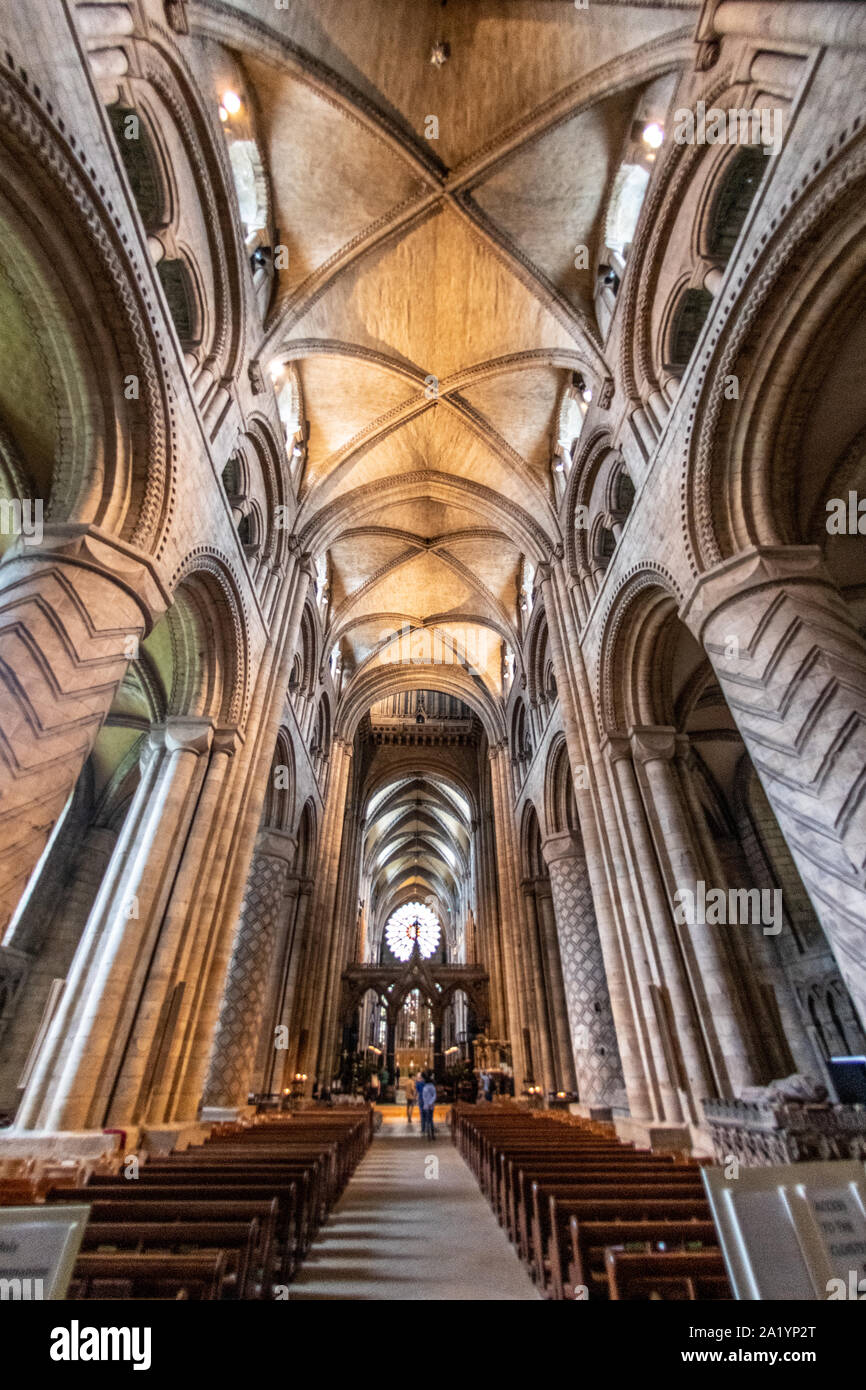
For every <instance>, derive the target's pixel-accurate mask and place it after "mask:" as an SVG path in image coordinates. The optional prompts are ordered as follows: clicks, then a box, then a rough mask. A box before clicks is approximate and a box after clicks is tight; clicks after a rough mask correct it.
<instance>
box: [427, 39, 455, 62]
mask: <svg viewBox="0 0 866 1390" xmlns="http://www.w3.org/2000/svg"><path fill="white" fill-rule="evenodd" d="M450 57H451V45H450V43H447V42H446V41H445V39H437V40H436V42H435V43H434V45H433V47H432V48H431V49H430V62H431V63H432V64H433V66H434V68H441V67H442V66H443V64H445V63H447V62H448V59H449V58H450Z"/></svg>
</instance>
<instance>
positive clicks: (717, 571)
mask: <svg viewBox="0 0 866 1390" xmlns="http://www.w3.org/2000/svg"><path fill="white" fill-rule="evenodd" d="M804 581H805V582H808V583H812V584H829V585H831V586H832V584H833V581H832V579H831V578H830V575H829V574H828V572H827V570H826V568H825V566H824V561H823V559H822V557H821V552H820V550H819V549H818V547H817V546H816V545H777V546H751V547H750V548H749V549H748V550H744V551H742V552H741V553H740V554H739V555H733V556H731V557H730V559H727V560H722V561H721V563H720V564H718V565H715V566H714V567H713V568H712V569H710V570H707V571H706V572H705V573H704V574H700V575H698V577H697V579H696V580H695V582H694V584H693V585H692V587H691V589H690V590H689V592H688V593H687V594H686V597H685V599H684V600H683V603H682V605H681V607H680V610H679V616H680V618H681V619H682V621H683V622H684V623H685V624H686V626H687V627H688V628H689V630H690V631H691V632H692V634H693V635H694V636H695V637H696V638H697V640H698V641H699V642H702V641H703V631H704V628H705V626H706V624H707V622H708V621H709V619H710V618H712V617H714V616H715V615H716V614H717V613H719V612H720V611H721V610H722V609H723V608H725V607H727V606H728V604H731V603H735V602H736V603H740V602H742V600H743V599H744V598H745V597H746V596H747V595H748V594H752V593H757V592H758V591H759V590H761V589H766V588H769V587H771V586H775V585H783V584H791V583H803V582H804Z"/></svg>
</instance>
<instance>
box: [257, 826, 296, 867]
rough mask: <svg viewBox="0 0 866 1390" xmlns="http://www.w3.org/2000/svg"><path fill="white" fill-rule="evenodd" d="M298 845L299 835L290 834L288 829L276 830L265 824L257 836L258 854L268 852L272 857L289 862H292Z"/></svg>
mask: <svg viewBox="0 0 866 1390" xmlns="http://www.w3.org/2000/svg"><path fill="white" fill-rule="evenodd" d="M297 847H298V837H297V835H290V834H289V832H288V831H287V830H275V829H274V828H273V827H272V826H265V827H264V828H263V829H262V830H260V831H259V833H258V836H257V837H256V850H255V852H256V855H260V854H266V855H267V856H268V857H269V858H270V859H284V860H285V861H286V863H287V864H291V863H293V861H294V858H295V850H296V849H297Z"/></svg>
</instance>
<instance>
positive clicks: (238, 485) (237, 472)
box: [222, 454, 243, 501]
mask: <svg viewBox="0 0 866 1390" xmlns="http://www.w3.org/2000/svg"><path fill="white" fill-rule="evenodd" d="M222 483H223V491H224V492H225V495H226V497H228V499H229V501H234V500H235V499H236V498H238V497H240V496H241V495H242V492H243V484H242V480H241V461H240V459H239V458H238V456H237V454H232V456H231V458H230V459H229V461H228V463H227V464H226V466H225V468H224V469H223V472H222Z"/></svg>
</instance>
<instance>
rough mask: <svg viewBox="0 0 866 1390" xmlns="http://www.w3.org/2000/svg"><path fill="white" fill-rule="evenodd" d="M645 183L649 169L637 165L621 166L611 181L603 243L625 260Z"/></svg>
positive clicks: (644, 194) (644, 193) (647, 179)
mask: <svg viewBox="0 0 866 1390" xmlns="http://www.w3.org/2000/svg"><path fill="white" fill-rule="evenodd" d="M648 184H649V170H648V169H644V168H643V167H642V166H641V165H640V164H622V165H620V167H619V169H618V170H617V174H616V178H615V179H614V182H613V191H612V193H611V197H610V204H609V205H608V210H607V218H606V219H605V224H604V239H605V244H606V245H607V246H609V247H610V249H611V251H616V252H618V253H619V255H620V256H622V258H623V260H625V258H626V256H627V254H628V248H629V246H630V245H631V243H632V241H633V240H634V234H635V228H636V227H637V224H638V219H639V217H640V212H641V208H642V207H643V200H644V198H645V197H646V191H647V186H648Z"/></svg>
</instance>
